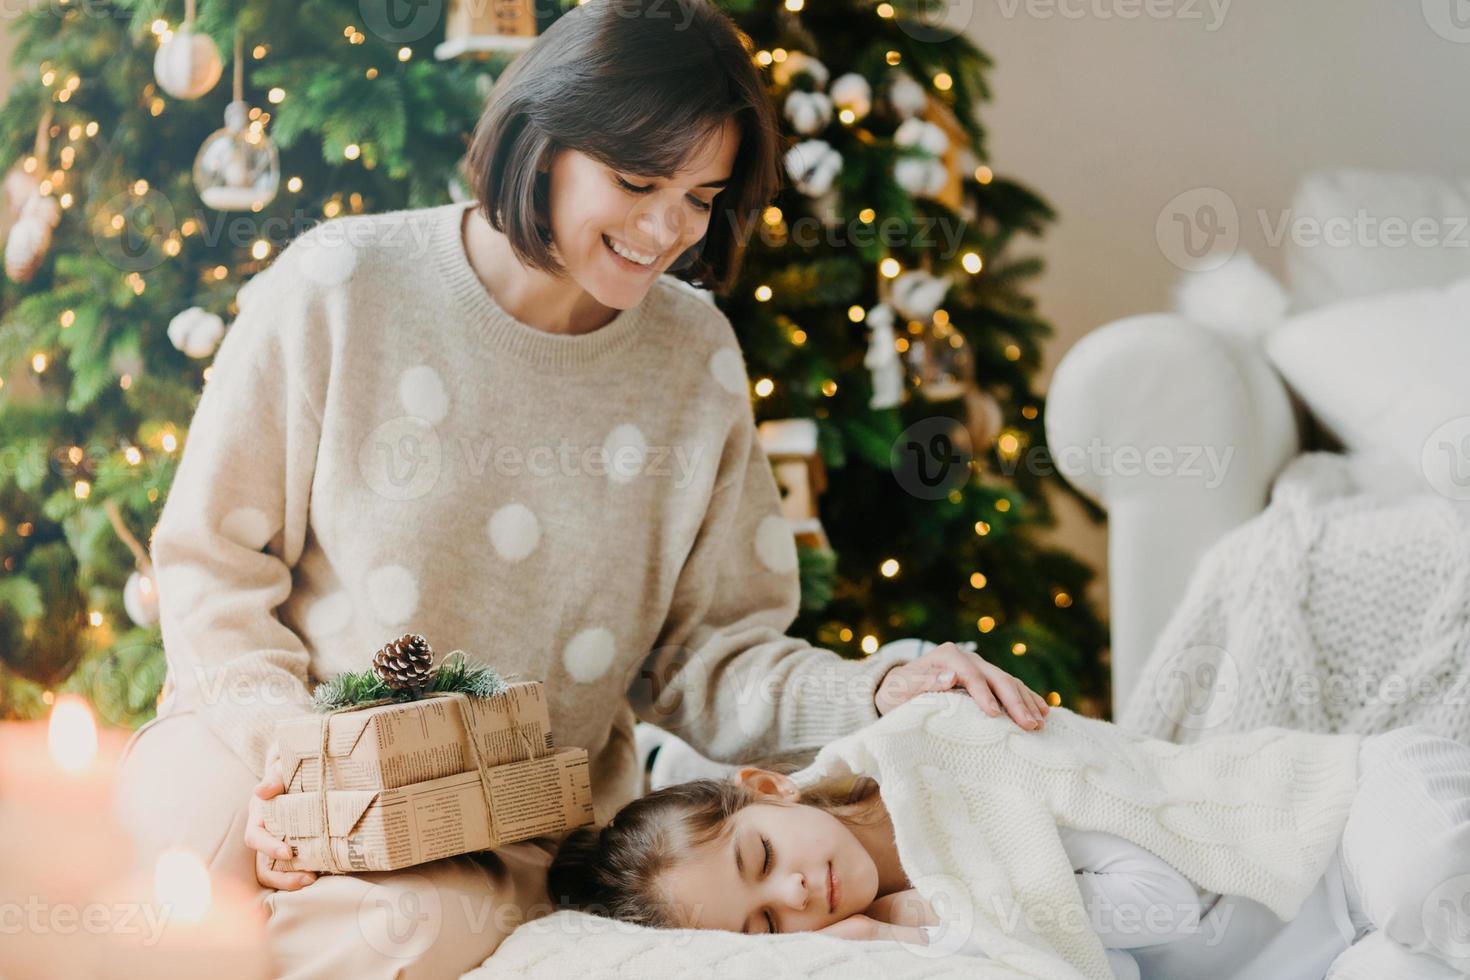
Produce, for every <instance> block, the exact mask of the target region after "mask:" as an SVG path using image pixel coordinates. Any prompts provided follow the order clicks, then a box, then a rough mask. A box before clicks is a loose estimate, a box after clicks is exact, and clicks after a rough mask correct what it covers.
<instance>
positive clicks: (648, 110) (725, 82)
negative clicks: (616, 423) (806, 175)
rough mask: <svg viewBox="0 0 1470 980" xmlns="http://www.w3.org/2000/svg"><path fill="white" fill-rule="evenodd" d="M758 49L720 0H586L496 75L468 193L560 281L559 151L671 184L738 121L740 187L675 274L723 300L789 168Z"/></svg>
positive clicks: (472, 156)
mask: <svg viewBox="0 0 1470 980" xmlns="http://www.w3.org/2000/svg"><path fill="white" fill-rule="evenodd" d="M754 54H755V52H754V50H753V44H752V42H751V40H750V38H749V36H748V35H746V34H745V33H744V32H743V31H741V30H740V28H739V27H737V26H736V25H735V24H734V22H732V21H731V20H730V19H729V17H728V16H726V15H725V14H724V13H723V12H722V11H721V10H719V9H718V8H717V7H715V6H714V4H713V3H711V2H709V0H587V2H586V3H583V4H582V5H580V6H578V7H574V8H573V9H571V10H570V11H568V12H567V13H566V14H564V15H562V16H561V17H560V18H559V19H558V20H557V21H556V22H555V23H553V24H552V25H551V26H550V27H549V28H547V29H546V31H545V33H544V34H542V36H541V37H540V38H538V39H537V40H536V42H535V44H533V45H532V46H531V47H530V48H528V49H527V50H526V51H525V52H524V53H523V54H521V55H520V56H519V57H518V58H517V59H516V60H515V61H513V62H512V63H511V65H510V67H509V68H507V69H506V70H505V72H504V73H503V74H502V75H501V77H500V78H499V79H498V80H497V82H496V85H495V88H494V90H493V91H492V92H491V95H490V100H489V102H488V103H487V105H486V107H485V111H484V113H483V114H482V115H481V117H480V121H479V123H478V124H477V125H476V127H475V133H474V137H473V139H472V141H471V144H470V148H469V153H468V154H467V156H466V159H465V173H466V177H467V179H468V181H469V184H468V186H469V189H470V191H471V193H472V194H473V195H474V196H475V198H476V199H477V200H478V201H479V202H480V207H481V209H482V210H483V211H484V213H485V217H486V218H487V219H488V220H489V221H490V224H491V225H492V226H494V227H495V229H496V230H497V231H499V232H501V233H502V234H504V235H505V236H506V238H508V239H509V241H510V245H511V248H512V249H513V250H514V252H515V254H516V256H517V257H518V258H519V259H520V260H521V262H522V263H524V264H525V265H527V266H530V267H533V268H538V269H541V270H543V271H545V272H549V273H551V274H553V275H557V276H560V275H562V274H563V273H564V271H565V270H564V268H563V267H562V265H561V263H560V261H559V260H558V259H557V258H556V257H555V255H554V254H553V252H552V250H551V226H550V209H549V207H548V195H547V189H548V187H547V185H548V179H549V171H550V167H551V162H552V159H553V157H554V156H555V154H556V153H557V152H559V151H561V150H564V149H574V150H579V151H581V152H582V153H585V154H587V155H588V156H590V157H592V158H593V159H596V160H598V161H599V162H601V163H603V164H604V165H606V166H609V167H612V168H613V169H616V170H620V171H623V172H624V173H628V174H634V175H638V176H642V177H658V178H662V179H669V178H671V177H672V176H673V175H674V173H675V172H676V171H678V170H679V169H680V168H681V167H682V166H683V165H685V164H686V162H687V161H688V160H690V159H691V158H692V157H693V154H694V152H695V151H697V150H699V149H700V148H701V147H702V146H703V145H704V143H705V141H706V140H707V139H709V138H712V137H714V136H716V135H718V133H719V130H720V127H721V126H723V125H724V123H725V120H727V119H732V118H733V119H734V120H735V122H736V123H737V125H738V127H739V130H740V145H739V149H738V151H737V153H736V157H735V165H734V172H733V173H732V175H731V178H730V183H729V185H728V186H726V187H725V188H723V189H722V190H721V191H720V193H719V194H718V195H717V196H716V197H715V199H714V208H713V210H712V212H711V213H710V218H709V230H708V231H707V232H706V233H705V236H704V238H703V239H702V240H701V241H700V242H699V243H698V244H697V245H695V246H694V247H693V248H691V249H689V250H688V251H686V252H685V254H684V255H682V256H680V257H679V259H678V260H676V261H675V263H674V265H673V268H671V269H670V272H671V273H673V274H674V275H676V276H678V277H679V278H681V279H684V280H686V281H688V282H691V283H695V284H698V285H702V286H705V287H707V288H709V289H711V290H713V291H715V292H717V293H720V294H722V295H723V294H724V293H726V292H727V291H728V290H729V288H730V286H731V285H732V284H733V283H734V281H735V279H736V277H737V275H738V273H739V269H740V260H741V257H742V255H743V253H744V249H745V245H746V241H747V236H748V234H749V231H750V229H751V228H752V227H753V225H754V223H755V222H756V221H757V220H758V219H759V217H760V215H761V212H762V211H763V210H764V209H765V207H766V206H767V205H768V204H769V203H770V202H771V199H772V198H773V197H774V196H775V194H776V191H777V189H778V187H777V182H778V180H779V174H780V170H779V167H778V157H779V155H780V152H781V148H780V139H781V137H780V132H779V130H778V129H777V126H776V120H775V117H774V113H773V112H772V110H771V106H770V101H769V99H768V97H767V95H766V91H765V85H764V83H763V82H762V79H761V75H760V71H759V70H758V69H757V68H756V66H755V64H754ZM691 253H692V254H691Z"/></svg>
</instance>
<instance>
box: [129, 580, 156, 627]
mask: <svg viewBox="0 0 1470 980" xmlns="http://www.w3.org/2000/svg"><path fill="white" fill-rule="evenodd" d="M123 608H124V609H125V610H127V613H128V618H129V619H131V620H132V621H133V622H134V623H135V624H137V625H138V626H153V625H154V624H156V623H157V622H158V586H157V585H155V584H154V581H153V579H152V578H150V577H149V576H147V575H144V574H143V573H142V572H136V571H135V572H133V574H131V575H129V576H128V581H127V584H126V585H124V586H123Z"/></svg>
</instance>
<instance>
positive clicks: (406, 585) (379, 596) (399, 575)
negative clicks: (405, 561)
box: [367, 565, 419, 623]
mask: <svg viewBox="0 0 1470 980" xmlns="http://www.w3.org/2000/svg"><path fill="white" fill-rule="evenodd" d="M367 587H368V597H369V598H370V599H372V602H373V612H374V614H375V615H376V616H377V617H378V619H380V620H382V621H383V622H385V623H402V622H405V621H406V620H407V619H408V618H409V617H410V616H412V615H413V614H414V612H416V611H417V610H418V607H419V585H418V582H416V581H415V580H414V577H413V573H412V572H410V571H409V570H408V569H406V568H404V567H403V566H402V565H384V566H383V567H382V568H378V569H374V570H373V572H372V574H371V575H369V576H368V580H367Z"/></svg>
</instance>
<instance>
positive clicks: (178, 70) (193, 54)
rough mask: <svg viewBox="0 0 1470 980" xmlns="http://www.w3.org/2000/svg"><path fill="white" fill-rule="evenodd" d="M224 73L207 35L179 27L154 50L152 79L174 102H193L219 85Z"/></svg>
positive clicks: (212, 40)
mask: <svg viewBox="0 0 1470 980" xmlns="http://www.w3.org/2000/svg"><path fill="white" fill-rule="evenodd" d="M223 71H224V62H223V60H222V59H221V58H220V53H219V48H218V47H216V46H215V43H214V39H213V38H211V37H210V36H209V35H208V34H199V33H196V32H195V31H194V30H193V29H192V28H190V27H187V26H185V27H180V28H179V29H178V30H177V31H175V32H174V35H173V36H172V37H170V38H169V39H168V40H167V41H164V42H163V43H162V44H160V45H159V46H158V53H157V54H155V55H154V56H153V77H154V78H156V79H158V87H159V88H161V89H163V90H164V91H165V92H167V93H168V94H169V95H172V96H173V97H174V98H176V99H197V98H199V97H200V96H201V95H203V94H204V93H206V92H208V91H209V90H210V89H212V88H214V87H215V85H217V84H218V83H219V80H220V75H221V74H223Z"/></svg>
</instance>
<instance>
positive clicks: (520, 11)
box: [364, 0, 536, 61]
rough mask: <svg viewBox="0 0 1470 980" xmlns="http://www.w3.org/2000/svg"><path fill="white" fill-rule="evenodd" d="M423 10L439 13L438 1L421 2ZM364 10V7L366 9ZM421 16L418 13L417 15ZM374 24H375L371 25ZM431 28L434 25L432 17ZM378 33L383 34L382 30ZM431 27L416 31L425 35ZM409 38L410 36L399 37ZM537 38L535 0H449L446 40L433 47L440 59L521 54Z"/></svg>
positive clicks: (429, 25) (445, 30)
mask: <svg viewBox="0 0 1470 980" xmlns="http://www.w3.org/2000/svg"><path fill="white" fill-rule="evenodd" d="M417 6H418V7H419V8H420V9H422V10H425V11H432V12H433V14H434V16H437V11H438V10H439V9H440V8H439V5H437V4H427V3H425V4H418V5H417ZM364 9H365V8H364ZM415 16H416V17H417V16H420V15H418V14H416V15H415ZM369 26H372V25H369ZM428 27H430V28H431V27H433V23H432V20H431V22H430V23H429V24H428ZM377 33H379V34H383V33H384V32H383V31H382V30H378V31H377ZM427 33H428V29H427V28H426V29H424V30H421V31H416V32H414V36H416V37H423V36H424V35H425V34H427ZM400 39H401V40H409V39H410V38H409V37H408V36H404V37H402V38H400ZM535 40H536V5H535V0H495V2H494V3H484V2H482V0H450V3H449V13H448V16H447V17H446V18H445V21H444V40H443V42H442V43H440V44H439V45H438V46H437V47H436V48H434V57H435V58H438V59H439V60H440V61H447V60H449V59H450V58H458V57H459V56H460V55H463V54H479V55H485V54H490V53H493V52H511V53H519V52H521V51H524V50H526V49H527V48H529V47H530V46H531V45H532V44H533V43H534V42H535Z"/></svg>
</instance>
